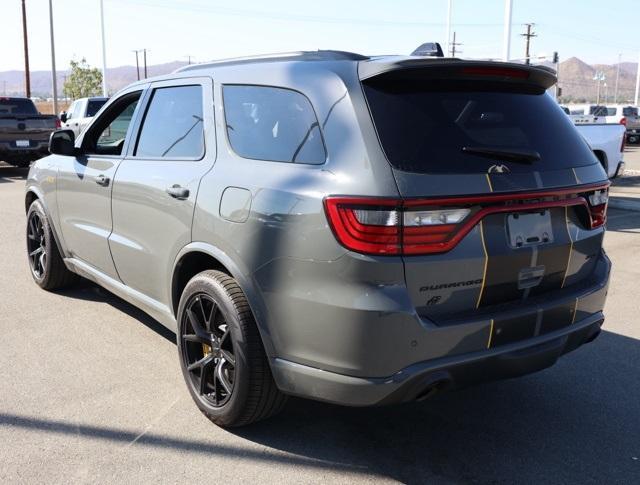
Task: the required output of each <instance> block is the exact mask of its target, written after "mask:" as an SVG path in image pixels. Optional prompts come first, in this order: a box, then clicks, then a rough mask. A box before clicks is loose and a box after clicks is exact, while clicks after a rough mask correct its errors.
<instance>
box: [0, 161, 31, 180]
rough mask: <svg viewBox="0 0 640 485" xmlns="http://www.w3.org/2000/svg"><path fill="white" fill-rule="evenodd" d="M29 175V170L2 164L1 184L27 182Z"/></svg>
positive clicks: (0, 168)
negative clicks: (18, 181)
mask: <svg viewBox="0 0 640 485" xmlns="http://www.w3.org/2000/svg"><path fill="white" fill-rule="evenodd" d="M28 174H29V169H28V168H18V167H13V166H11V165H3V164H2V162H0V184H2V183H11V182H16V181H17V180H26V178H27V175H28Z"/></svg>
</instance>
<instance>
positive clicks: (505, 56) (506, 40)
mask: <svg viewBox="0 0 640 485" xmlns="http://www.w3.org/2000/svg"><path fill="white" fill-rule="evenodd" d="M512 3H513V0H504V32H503V35H502V60H503V61H505V62H508V61H509V59H510V58H511V6H512Z"/></svg>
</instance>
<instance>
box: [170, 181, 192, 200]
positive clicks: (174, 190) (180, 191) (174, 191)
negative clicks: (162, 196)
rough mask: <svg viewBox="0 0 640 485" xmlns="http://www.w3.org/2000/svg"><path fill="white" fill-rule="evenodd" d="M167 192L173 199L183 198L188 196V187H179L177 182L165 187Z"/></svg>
mask: <svg viewBox="0 0 640 485" xmlns="http://www.w3.org/2000/svg"><path fill="white" fill-rule="evenodd" d="M167 194H169V195H170V196H171V197H173V198H174V199H178V200H184V199H188V198H189V189H186V188H184V187H180V186H179V185H178V184H176V185H172V186H171V187H167Z"/></svg>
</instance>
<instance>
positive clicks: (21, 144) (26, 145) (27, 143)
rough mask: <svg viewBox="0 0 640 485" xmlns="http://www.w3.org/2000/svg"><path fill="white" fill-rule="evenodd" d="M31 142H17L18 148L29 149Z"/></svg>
mask: <svg viewBox="0 0 640 485" xmlns="http://www.w3.org/2000/svg"><path fill="white" fill-rule="evenodd" d="M29 145H30V143H29V140H16V146H17V147H18V148H29Z"/></svg>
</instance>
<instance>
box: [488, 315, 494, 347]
mask: <svg viewBox="0 0 640 485" xmlns="http://www.w3.org/2000/svg"><path fill="white" fill-rule="evenodd" d="M491 339H493V318H492V319H491V326H490V327H489V340H488V341H487V348H488V349H489V348H491Z"/></svg>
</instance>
